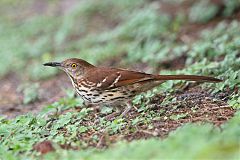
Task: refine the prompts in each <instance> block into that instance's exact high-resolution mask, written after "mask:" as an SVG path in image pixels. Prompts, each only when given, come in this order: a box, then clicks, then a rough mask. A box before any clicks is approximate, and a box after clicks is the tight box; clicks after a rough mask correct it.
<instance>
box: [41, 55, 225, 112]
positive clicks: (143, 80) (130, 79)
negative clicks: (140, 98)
mask: <svg viewBox="0 0 240 160" xmlns="http://www.w3.org/2000/svg"><path fill="white" fill-rule="evenodd" d="M43 65H44V66H51V67H59V68H60V69H62V70H63V71H65V72H66V73H67V75H68V76H69V78H70V79H71V81H72V85H73V87H74V88H75V90H76V92H77V93H78V94H79V95H80V96H81V97H82V98H83V99H84V101H85V102H87V103H88V104H98V105H101V104H105V105H119V104H123V103H125V104H126V105H127V108H126V109H125V111H124V112H123V113H122V116H124V115H125V114H126V113H127V112H128V111H129V110H130V109H131V107H132V105H131V104H130V100H131V99H132V98H133V97H134V96H135V95H137V94H139V93H141V92H145V91H147V90H150V89H152V88H153V87H155V86H158V85H159V84H161V83H163V82H165V81H166V80H188V81H204V82H221V81H222V80H220V79H217V78H213V77H206V76H196V75H153V74H147V73H142V72H136V71H130V70H124V69H117V68H104V67H96V66H94V65H92V64H90V63H88V62H86V61H84V60H82V59H77V58H71V59H67V60H65V61H63V62H60V63H59V62H49V63H45V64H43Z"/></svg>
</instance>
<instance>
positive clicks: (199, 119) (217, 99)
mask: <svg viewBox="0 0 240 160" xmlns="http://www.w3.org/2000/svg"><path fill="white" fill-rule="evenodd" d="M5 3H6V4H4V5H6V6H9V4H8V3H7V2H5ZM209 3H210V4H211V5H209V4H207V6H208V5H209V8H208V10H211V11H212V12H211V13H208V14H206V15H203V16H199V15H201V14H198V13H197V10H198V9H199V8H200V9H201V10H200V12H206V13H207V11H205V10H204V9H205V8H204V5H206V4H205V2H204V1H201V2H199V4H197V3H194V2H193V1H191V0H184V1H183V2H174V1H172V2H166V1H164V2H160V1H159V2H158V1H143V2H140V1H139V2H137V1H133V2H131V3H127V2H125V1H122V2H119V3H117V2H112V1H105V2H102V3H100V2H99V3H97V2H95V1H94V0H92V1H89V2H88V3H87V2H86V3H85V2H84V3H83V2H82V4H81V5H78V3H77V2H76V1H74V0H73V1H61V2H59V3H56V4H57V5H56V6H59V7H56V6H54V5H55V3H51V2H48V1H43V2H42V1H41V2H37V1H36V2H31V3H30V2H29V4H23V5H22V4H20V6H21V7H19V8H22V9H23V10H24V9H25V12H22V14H21V16H19V17H15V16H14V15H11V14H10V13H8V12H7V11H6V13H5V15H7V16H6V17H8V18H9V17H10V21H12V20H13V19H16V21H17V22H19V23H20V24H21V23H23V22H25V21H26V20H27V19H28V18H29V17H30V19H31V17H32V16H33V14H34V15H35V14H36V15H37V17H38V16H39V15H40V16H42V17H44V16H45V17H48V18H49V19H46V21H44V19H41V18H40V19H36V20H35V19H34V18H33V19H32V22H31V21H30V20H29V21H30V22H28V23H26V24H28V25H27V26H26V25H24V23H23V25H20V26H21V27H19V29H20V31H25V30H28V32H26V33H25V32H23V33H19V32H17V34H22V35H19V36H20V37H25V41H26V43H27V44H25V43H24V44H23V45H22V46H24V47H25V48H23V52H24V53H22V52H21V49H19V47H22V46H10V47H11V48H14V47H17V48H18V49H19V50H20V51H19V55H18V53H16V56H15V57H14V56H13V57H11V56H10V59H11V61H12V62H15V61H16V59H15V58H19V59H18V61H22V62H23V64H19V65H18V63H14V65H12V66H11V65H9V64H6V66H5V67H4V68H6V71H5V70H3V71H1V70H0V73H2V72H3V73H2V76H1V78H0V80H1V85H0V93H4V94H1V96H0V114H1V116H2V118H0V122H1V125H0V135H1V137H0V138H1V139H3V140H4V141H3V142H2V143H3V144H4V147H3V148H2V149H1V148H0V153H2V152H5V151H7V153H9V155H8V156H9V157H10V155H11V154H12V153H14V154H18V155H21V156H23V157H24V156H26V155H31V156H33V157H34V156H37V157H38V156H39V155H40V153H41V154H46V153H48V152H50V151H55V152H56V153H55V154H53V155H52V156H53V157H52V159H54V158H56V157H55V156H59V155H61V149H63V150H66V151H69V152H67V154H66V155H67V156H70V157H71V156H74V155H75V154H77V153H71V151H72V150H76V151H83V152H82V153H83V155H85V154H87V155H88V152H89V149H90V150H91V149H100V150H103V149H106V152H102V153H103V154H101V152H100V153H98V152H99V150H97V153H96V155H98V154H100V157H101V156H103V157H104V154H105V153H106V154H107V153H108V152H109V153H115V151H114V145H115V144H118V143H119V142H122V141H123V142H125V140H126V141H127V143H128V142H129V145H131V144H132V145H137V144H135V143H138V141H137V140H140V142H141V140H146V139H149V140H150V141H146V142H143V143H144V144H145V143H148V142H149V143H150V145H152V144H154V143H155V141H153V142H151V140H152V138H154V140H155V138H156V139H157V140H156V142H157V141H158V140H159V141H160V140H163V141H160V142H159V144H161V145H164V140H165V141H171V138H172V136H173V137H174V136H175V135H174V134H176V135H178V134H187V132H190V131H191V129H192V130H193V132H192V133H193V134H194V127H196V126H197V128H198V125H199V130H198V131H197V132H199V133H200V129H201V127H202V128H204V127H207V129H206V134H205V137H204V138H209V137H211V136H212V134H213V133H212V132H214V134H215V133H216V135H214V136H216V137H217V138H216V139H217V140H218V139H219V142H220V141H221V140H224V139H222V137H224V135H223V134H228V132H227V131H226V130H225V129H224V128H228V126H231V125H234V124H235V122H234V120H235V119H237V117H238V114H237V113H238V112H239V67H240V66H239V64H238V62H239V61H240V60H239V57H240V53H239V47H238V44H239V36H238V34H236V33H239V29H238V26H239V22H238V21H239V18H240V17H239V15H240V14H239V13H240V12H239V6H240V4H238V2H237V1H236V2H233V3H236V4H235V5H231V4H230V3H228V2H224V1H220V0H219V1H218V0H214V1H209ZM96 4H97V5H96ZM11 5H12V4H11ZM29 5H30V6H31V8H32V10H26V6H29ZM74 6H77V7H76V8H75V10H74ZM96 6H97V7H96ZM109 6H110V7H109ZM229 6H230V7H229ZM233 6H235V8H234V7H233ZM15 7H16V6H15ZM111 7H112V8H113V9H110V8H111ZM194 7H195V8H194ZM231 7H232V8H231ZM6 8H7V7H6ZM13 8H14V5H13ZM122 8H125V10H124V12H123V13H122V12H120V11H123V10H122ZM193 8H194V10H193ZM19 10H21V9H19ZM132 10H133V11H132ZM229 10H230V11H231V10H232V12H230V11H229ZM16 12H17V11H16ZM18 12H19V11H18ZM228 12H230V14H229V15H227V13H228ZM120 13H121V14H120ZM180 13H181V14H180ZM52 14H53V15H54V14H56V15H59V17H60V18H59V17H58V18H57V17H54V18H55V19H54V20H53V21H52V23H50V24H46V22H48V21H50V20H52V19H51V18H52V17H51V15H52ZM163 14H164V15H163ZM165 14H166V17H165ZM36 15H35V16H36ZM79 15H80V19H78V18H79V17H78V16H79ZM109 15H111V16H109ZM126 15H127V16H126ZM159 15H161V17H160V18H159ZM6 17H4V18H3V20H6V19H7V18H6ZM109 17H110V18H109ZM191 17H195V18H191ZM22 19H23V20H22ZM62 19H64V21H63V22H62ZM145 21H146V24H145V23H143V22H145ZM42 24H45V25H43V26H41V25H42ZM11 25H12V24H10V25H9V26H11ZM38 25H40V27H39V28H38ZM58 26H60V27H59V28H58ZM76 26H80V27H79V28H78V27H76ZM14 27H16V26H14ZM14 27H13V29H11V28H10V27H9V28H10V30H9V32H8V31H6V33H9V35H10V36H11V34H10V33H11V32H13V37H15V35H14V34H15V32H16V31H15V28H14ZM43 27H44V29H43ZM224 27H225V28H224ZM52 28H53V29H52ZM55 28H57V29H56V30H57V31H55ZM155 28H157V29H155ZM159 28H160V29H159ZM108 30H109V31H108ZM206 30H210V32H208V31H206ZM224 31H226V34H225V33H224ZM1 34H2V35H4V33H1ZM9 35H8V36H7V37H10V36H9ZM7 40H8V38H6V39H3V40H1V39H0V41H1V42H5V41H6V43H7ZM20 41H21V40H20ZM20 41H18V39H14V38H13V43H15V42H16V43H19V42H20ZM11 42H12V41H11ZM28 43H29V44H30V45H29V44H28ZM8 44H9V43H8ZM48 44H51V45H50V47H49V46H48ZM26 46H29V48H28V47H26ZM32 48H37V49H38V50H34V49H32ZM8 50H9V49H8ZM8 50H6V51H8ZM0 51H1V50H0ZM12 51H15V50H12ZM25 52H26V53H27V54H26V55H25V57H27V58H24V60H23V59H21V58H22V56H21V54H25ZM61 53H62V54H61ZM73 56H74V57H81V58H84V59H86V60H88V61H90V62H91V63H94V64H96V65H99V66H108V67H121V68H128V69H132V70H138V71H144V72H148V73H154V74H204V75H209V76H216V77H218V78H221V79H224V80H225V81H224V82H223V83H221V84H203V83H196V82H182V81H177V82H171V81H170V82H166V83H165V84H164V85H162V86H160V87H157V88H156V89H154V90H153V91H149V92H147V93H144V94H141V95H139V96H137V97H135V98H134V99H133V102H132V103H133V105H134V106H135V107H134V108H133V109H131V111H130V112H129V113H128V115H127V116H126V117H124V118H119V117H118V115H116V116H109V117H108V115H110V114H115V113H116V111H115V110H114V109H112V108H107V107H104V108H99V107H98V106H92V107H88V108H87V107H86V106H84V105H83V103H82V100H81V99H80V98H79V97H75V96H74V91H73V89H72V86H71V82H70V80H69V79H68V77H67V75H65V73H63V72H57V71H56V70H51V71H47V69H45V68H44V67H43V66H42V63H44V62H46V61H50V60H55V59H56V60H61V59H64V58H67V57H73ZM23 57H24V56H23ZM5 58H6V59H9V57H6V56H5ZM3 64H4V63H3ZM8 65H9V66H8ZM10 66H11V67H10ZM226 67H228V68H226ZM9 68H10V69H9ZM8 69H9V70H8ZM39 70H40V71H39ZM238 123H239V121H237V122H236V124H238ZM192 124H193V126H191V125H192ZM208 124H211V125H213V126H212V128H211V127H210V128H211V129H209V128H208V127H209V126H208ZM188 125H190V128H188ZM194 125H196V126H194ZM236 126H237V125H236ZM191 127H192V128H191ZM182 128H183V129H182ZM181 129H182V130H184V129H186V131H185V132H184V131H182V132H181ZM208 129H209V132H208ZM218 129H220V130H222V132H219V133H218V132H217V131H218ZM215 130H217V131H215ZM232 130H233V131H232V132H231V133H232V134H233V135H232V137H233V139H230V140H233V141H236V139H238V138H239V136H237V130H239V126H238V127H235V128H234V127H233V129H232ZM211 131H212V132H211ZM225 132H226V133H225ZM229 134H230V131H229ZM196 135H197V133H196ZM207 136H209V137H207ZM22 137H25V138H22ZM179 137H180V136H178V137H175V138H176V139H181V138H179ZM189 137H191V136H189ZM234 137H236V139H234ZM190 139H191V138H190ZM199 139H201V137H200V138H199ZM217 140H216V141H217ZM230 140H229V139H226V141H230ZM213 141H214V140H213ZM224 141H225V140H224ZM12 142H13V144H12ZM191 142H192V141H189V143H190V144H191ZM217 142H218V141H217ZM217 142H212V140H211V138H210V140H209V143H210V144H211V145H212V144H215V143H217ZM179 143H182V142H179ZM186 143H187V142H186ZM205 143H206V144H207V142H205ZM168 145H169V146H170V147H169V148H171V147H172V146H171V144H170V142H169V144H168ZM228 145H229V146H230V148H231V145H232V146H235V147H233V152H230V153H229V154H232V153H233V154H232V155H235V157H237V156H238V154H237V150H238V149H239V148H238V147H240V145H239V143H237V145H235V143H232V144H228ZM20 146H21V147H20ZM140 146H141V144H140ZM146 146H147V144H146ZM59 147H60V148H61V149H60V150H59V149H58V148H59ZM224 147H225V146H224ZM111 148H113V150H111ZM115 148H116V147H115ZM117 148H118V147H117ZM119 148H121V145H120V146H119ZM123 148H124V145H123ZM193 148H194V147H193ZM203 148H204V147H203ZM213 148H214V147H213ZM108 149H110V150H108ZM204 149H205V148H204ZM204 149H203V151H204ZM216 150H217V149H216ZM34 151H36V152H34ZM84 151H86V152H84ZM103 151H104V150H103ZM217 151H219V152H220V151H221V149H219V150H217ZM64 152H65V151H64ZM93 152H94V153H95V151H93ZM194 152H195V151H194ZM206 152H207V151H206ZM210 152H211V150H210ZM140 153H141V152H140ZM146 153H148V152H146ZM196 153H197V154H201V152H200V153H199V152H196ZM207 153H208V152H207ZM116 155H117V154H116ZM149 155H151V153H149ZM163 155H164V154H163ZM163 155H159V157H162V156H163ZM212 155H214V154H212ZM227 155H228V154H226V155H224V156H225V158H226V157H227ZM47 156H48V155H47ZM50 156H51V154H50ZM88 156H89V155H88ZM89 157H91V155H90V156H89ZM163 157H164V156H163ZM168 157H169V156H165V157H164V158H168ZM170 157H171V156H170ZM4 158H6V157H4ZM48 158H49V157H48ZM48 158H47V159H48ZM68 158H69V157H68ZM92 158H93V159H94V156H93V157H92ZM108 158H109V157H108ZM155 158H156V157H155ZM190 158H191V159H192V158H193V157H190ZM207 158H209V157H207ZM50 159H51V157H50Z"/></svg>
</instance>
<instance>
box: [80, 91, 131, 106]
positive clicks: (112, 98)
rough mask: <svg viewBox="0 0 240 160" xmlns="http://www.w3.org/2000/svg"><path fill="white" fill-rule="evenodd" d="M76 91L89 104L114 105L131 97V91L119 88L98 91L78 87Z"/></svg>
mask: <svg viewBox="0 0 240 160" xmlns="http://www.w3.org/2000/svg"><path fill="white" fill-rule="evenodd" d="M76 91H77V93H78V95H79V96H81V97H82V98H83V100H84V101H86V102H87V103H89V104H114V103H119V102H123V101H125V100H127V99H129V98H130V97H132V94H131V92H132V91H130V90H123V89H121V88H117V89H111V90H104V91H100V90H98V89H94V88H93V89H89V88H85V87H79V88H76Z"/></svg>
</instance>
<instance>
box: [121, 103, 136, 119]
mask: <svg viewBox="0 0 240 160" xmlns="http://www.w3.org/2000/svg"><path fill="white" fill-rule="evenodd" d="M125 104H126V105H127V107H126V109H125V110H124V111H123V112H122V114H121V115H120V117H124V116H126V114H127V113H128V112H129V111H130V110H131V109H132V107H133V106H132V104H131V103H130V102H125Z"/></svg>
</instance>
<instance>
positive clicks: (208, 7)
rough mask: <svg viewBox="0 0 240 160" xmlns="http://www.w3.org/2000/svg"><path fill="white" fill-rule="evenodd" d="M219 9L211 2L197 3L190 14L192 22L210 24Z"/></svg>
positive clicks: (205, 0)
mask: <svg viewBox="0 0 240 160" xmlns="http://www.w3.org/2000/svg"><path fill="white" fill-rule="evenodd" d="M218 10H219V8H218V6H216V5H214V4H212V3H211V2H210V1H209V0H200V1H196V2H195V4H194V5H193V6H192V7H191V10H190V13H189V20H190V22H201V23H204V22H208V21H209V20H210V19H212V18H213V17H214V16H216V14H217V12H218Z"/></svg>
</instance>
